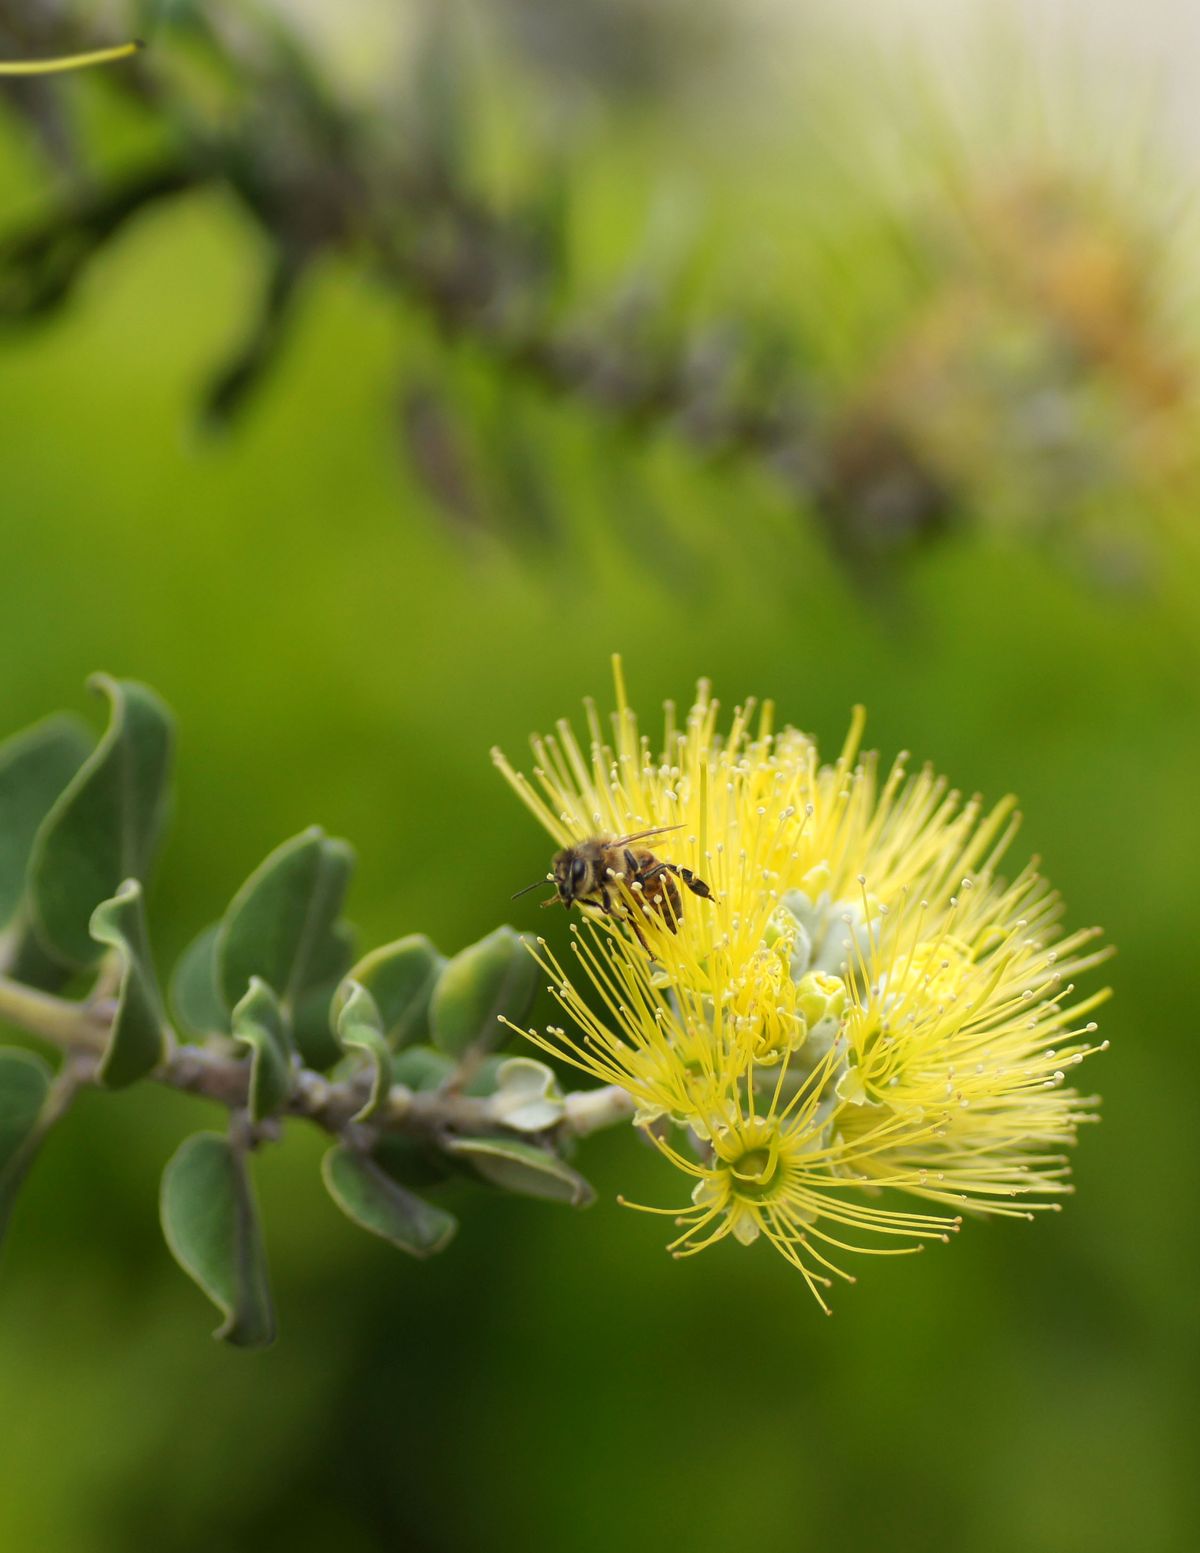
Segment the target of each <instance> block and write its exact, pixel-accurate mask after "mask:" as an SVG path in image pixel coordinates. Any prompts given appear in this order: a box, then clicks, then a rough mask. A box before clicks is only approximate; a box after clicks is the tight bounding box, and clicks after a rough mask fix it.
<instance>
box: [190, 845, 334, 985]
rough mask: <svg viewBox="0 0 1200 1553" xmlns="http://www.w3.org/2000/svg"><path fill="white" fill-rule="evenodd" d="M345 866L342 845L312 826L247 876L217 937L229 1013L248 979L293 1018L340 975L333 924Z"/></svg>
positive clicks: (220, 981)
mask: <svg viewBox="0 0 1200 1553" xmlns="http://www.w3.org/2000/svg"><path fill="white" fill-rule="evenodd" d="M353 865H354V854H353V852H352V851H351V849H350V848H349V847H348V846H347V845H346V843H345V842H344V841H331V840H329V839H328V838H327V837H326V835H325V834H324V832H323V831H321V830H320V829H318V828H317V827H316V826H314V827H313V828H312V829H311V830H306V831H302V832H301V834H300V835H298V836H293V837H292V839H291V840H290V841H285V842H284V843H283V845H282V846H280V847H277V848H276V849H275V851H274V852H272V853H271V855H270V856H269V857H268V858H267V859H266V861H265V862H263V863H261V864H260V865H259V867H258V868H256V869H255V871H254V872H253V873H252V874H251V875H250V877H249V879H247V880H246V883H245V884H244V885H243V886H242V888H241V889H240V890H239V891H238V893H237V894H236V895H235V896H234V898H233V901H232V903H231V904H230V907H229V910H228V911H227V912H226V913H225V917H224V920H223V921H222V923H221V926H220V929H219V931H218V933H217V943H216V976H217V990H218V992H219V994H220V995H221V997H222V998H223V999H224V1001H225V1002H226V1004H227V1005H228V1006H229V1007H230V1008H232V1007H233V1005H234V1004H235V1003H236V1002H237V1000H238V999H239V998H240V997H241V995H242V993H243V992H244V990H245V989H246V987H247V986H249V984H250V978H251V977H252V976H260V977H261V978H262V979H263V981H265V982H266V983H267V985H268V986H269V987H271V988H272V989H273V990H274V991H275V992H276V993H277V994H278V996H279V999H280V1001H281V1002H282V1003H283V1005H284V1008H285V1010H287V1011H288V1012H289V1013H294V1011H295V1009H296V1007H297V1004H298V1003H299V1001H300V999H301V997H302V995H303V994H304V993H305V992H307V991H309V990H310V989H311V988H313V987H314V986H316V985H318V984H319V983H320V982H322V981H325V980H331V979H333V978H334V977H336V976H338V975H340V974H341V968H342V967H341V966H340V965H339V960H340V959H341V957H342V956H343V954H344V944H345V938H344V929H342V931H341V932H340V933H339V932H335V925H336V924H337V918H338V913H339V912H340V910H341V906H342V898H343V896H344V895H345V892H346V884H347V881H348V880H349V877H350V871H351V869H352V867H353ZM335 966H336V967H337V969H331V968H332V967H335Z"/></svg>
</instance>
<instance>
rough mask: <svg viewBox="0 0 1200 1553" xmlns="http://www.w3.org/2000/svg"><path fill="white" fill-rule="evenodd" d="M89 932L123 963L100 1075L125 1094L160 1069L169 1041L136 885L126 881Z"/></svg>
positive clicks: (94, 915) (96, 915) (101, 909)
mask: <svg viewBox="0 0 1200 1553" xmlns="http://www.w3.org/2000/svg"><path fill="white" fill-rule="evenodd" d="M89 927H90V931H91V935H92V937H93V938H94V939H95V941H96V942H97V943H98V944H104V945H105V946H106V947H107V948H110V949H115V950H116V952H117V954H118V955H119V956H120V959H121V990H120V992H119V993H118V995H117V1011H116V1013H115V1015H114V1016H113V1023H112V1033H111V1035H110V1036H109V1038H108V1046H107V1047H106V1048H105V1051H104V1056H103V1057H102V1058H101V1059H100V1066H99V1067H98V1068H97V1070H96V1074H97V1077H98V1078H99V1080H100V1082H101V1083H102V1084H103V1085H104V1086H105V1087H106V1088H108V1089H123V1088H124V1087H125V1086H126V1085H127V1084H132V1083H135V1082H136V1081H137V1080H138V1079H140V1078H145V1076H146V1074H147V1073H152V1072H153V1071H154V1069H155V1068H157V1067H158V1065H159V1063H160V1062H161V1061H162V1060H163V1058H164V1057H165V1056H166V1053H167V1040H168V1036H167V1023H166V1013H165V1011H164V1009H163V1001H162V993H161V992H160V991H159V990H158V977H157V976H156V975H155V971H154V962H153V960H152V958H151V955H150V941H149V939H148V937H147V934H146V913H145V911H144V909H143V906H142V887H141V885H140V884H139V883H138V882H137V880H136V879H126V881H125V883H124V884H123V885H121V887H120V889H119V890H118V891H117V893H116V894H115V895H114V896H113V898H112V900H110V901H102V902H101V904H100V905H99V906H97V907H96V909H95V911H94V912H93V913H92V920H91V922H90V924H89Z"/></svg>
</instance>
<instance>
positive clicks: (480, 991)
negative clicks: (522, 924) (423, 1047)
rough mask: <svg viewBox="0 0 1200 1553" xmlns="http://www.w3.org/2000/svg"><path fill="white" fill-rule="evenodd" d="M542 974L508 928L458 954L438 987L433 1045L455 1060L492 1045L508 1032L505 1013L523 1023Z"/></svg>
mask: <svg viewBox="0 0 1200 1553" xmlns="http://www.w3.org/2000/svg"><path fill="white" fill-rule="evenodd" d="M539 974H540V973H539V971H538V966H537V962H536V961H535V960H534V958H533V956H532V955H531V954H530V953H529V951H528V949H527V948H526V946H525V942H524V940H523V939H522V938H521V937H520V935H519V934H517V933H515V932H514V931H513V929H512V928H510V927H499V928H497V929H496V931H495V932H494V933H489V934H488V936H487V937H486V938H483V939H481V940H480V941H479V943H477V944H472V945H471V946H470V948H469V949H464V950H463V951H462V953H461V954H456V955H455V956H454V958H453V959H452V960H451V961H450V963H449V964H448V965H447V966H446V968H445V970H444V971H443V972H442V974H441V977H440V979H439V981H438V984H437V987H436V988H435V989H434V994H433V1003H432V1008H431V1018H432V1024H433V1042H434V1045H435V1046H437V1047H438V1048H439V1049H440V1050H441V1051H444V1052H447V1053H449V1055H450V1056H452V1057H462V1056H464V1055H465V1053H466V1052H467V1051H468V1050H469V1049H471V1048H475V1049H477V1050H478V1049H483V1050H486V1049H487V1048H489V1047H491V1046H494V1045H495V1044H496V1043H497V1042H498V1041H499V1040H501V1039H502V1038H503V1036H504V1034H505V1031H504V1027H503V1025H501V1024H500V1015H501V1014H504V1015H506V1016H507V1017H508V1018H509V1019H511V1020H512V1021H513V1023H514V1024H519V1023H520V1021H521V1020H522V1019H523V1018H524V1017H525V1015H526V1014H527V1013H528V1012H529V1009H530V1006H531V1005H532V1003H533V998H534V994H535V992H536V991H537V986H538V977H539Z"/></svg>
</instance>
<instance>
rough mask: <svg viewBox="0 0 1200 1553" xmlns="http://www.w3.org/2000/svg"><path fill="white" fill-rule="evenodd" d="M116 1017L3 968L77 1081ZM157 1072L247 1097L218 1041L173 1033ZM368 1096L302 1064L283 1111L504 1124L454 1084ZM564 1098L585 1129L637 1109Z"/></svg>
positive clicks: (26, 1012)
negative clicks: (379, 1100)
mask: <svg viewBox="0 0 1200 1553" xmlns="http://www.w3.org/2000/svg"><path fill="white" fill-rule="evenodd" d="M112 1017H113V1004H112V1003H111V1001H109V1000H107V999H106V1000H104V1002H102V1003H98V1002H94V1001H88V1002H82V1003H79V1002H72V1001H71V1000H69V999H67V998H58V997H53V996H51V994H49V993H46V992H38V991H36V990H35V989H34V988H32V987H26V986H24V985H23V984H22V983H21V982H17V981H13V980H11V979H10V978H9V977H7V976H0V1021H3V1022H5V1023H8V1024H11V1025H15V1026H16V1027H17V1028H18V1029H21V1030H24V1031H26V1032H28V1033H29V1034H30V1035H35V1036H40V1037H41V1039H42V1040H44V1041H48V1042H49V1043H50V1044H51V1045H52V1046H56V1047H58V1049H59V1050H60V1051H62V1052H64V1053H65V1054H66V1056H67V1058H68V1061H69V1062H70V1063H71V1064H72V1069H71V1071H72V1087H77V1086H78V1085H79V1084H81V1083H90V1082H92V1081H93V1073H94V1059H95V1058H97V1057H99V1056H100V1055H101V1054H102V1053H103V1052H104V1050H105V1048H106V1046H107V1044H108V1039H109V1034H110V1031H111V1025H112ZM152 1077H153V1078H154V1079H155V1080H156V1081H157V1082H158V1083H160V1084H165V1085H166V1086H167V1087H168V1088H170V1089H178V1090H182V1091H183V1092H184V1093H186V1094H191V1095H201V1096H203V1098H204V1099H206V1100H214V1101H216V1102H217V1103H218V1104H219V1105H224V1106H227V1107H228V1108H229V1109H230V1110H234V1111H238V1110H243V1109H244V1108H245V1106H246V1104H247V1100H248V1095H249V1085H250V1065H249V1063H248V1062H246V1061H245V1059H244V1058H240V1057H234V1056H230V1055H229V1054H228V1053H227V1052H225V1051H223V1050H219V1049H217V1048H216V1047H215V1046H198V1045H188V1044H178V1043H176V1042H175V1041H172V1042H171V1050H170V1055H169V1056H168V1057H166V1058H165V1059H164V1061H163V1063H162V1065H161V1066H160V1067H159V1068H157V1069H156V1070H155V1072H154V1074H153V1075H152ZM363 1099H364V1091H363V1087H362V1084H361V1082H360V1081H359V1079H358V1078H357V1077H355V1078H349V1079H343V1080H340V1081H338V1082H334V1081H333V1080H332V1079H328V1078H326V1077H325V1076H324V1074H321V1073H317V1072H314V1070H313V1069H311V1068H300V1069H299V1070H298V1071H297V1073H296V1075H295V1082H294V1087H293V1091H292V1094H291V1097H290V1098H289V1100H288V1103H287V1105H286V1107H285V1113H284V1114H285V1115H288V1116H297V1117H302V1118H303V1119H304V1120H306V1121H309V1122H312V1123H313V1124H314V1125H316V1126H318V1127H321V1128H323V1129H324V1130H325V1131H326V1132H330V1133H334V1134H336V1135H338V1136H342V1137H345V1136H346V1135H348V1134H349V1133H351V1132H353V1134H354V1140H355V1142H356V1143H357V1144H360V1145H361V1146H363V1147H369V1146H370V1143H371V1141H372V1139H373V1138H374V1137H375V1136H376V1135H378V1134H379V1133H382V1132H399V1133H407V1134H410V1135H411V1136H414V1137H420V1138H426V1139H429V1140H432V1141H435V1142H436V1140H437V1139H438V1138H440V1137H443V1136H445V1135H446V1134H450V1133H472V1132H476V1133H478V1132H485V1133H494V1132H497V1131H504V1130H505V1129H504V1128H503V1127H502V1126H499V1125H498V1124H497V1121H496V1118H495V1116H494V1114H493V1112H492V1108H491V1102H490V1100H489V1099H487V1098H481V1097H476V1096H472V1095H462V1094H458V1093H456V1092H455V1091H454V1090H452V1089H436V1090H418V1091H414V1090H411V1089H409V1088H407V1087H406V1086H405V1085H404V1084H394V1085H393V1086H392V1089H391V1093H390V1094H389V1096H388V1099H387V1101H386V1103H385V1104H384V1105H383V1106H381V1107H380V1109H379V1111H378V1112H377V1113H376V1114H375V1115H374V1116H373V1117H372V1119H371V1121H370V1122H369V1123H355V1122H354V1117H355V1116H356V1115H357V1114H358V1112H359V1110H360V1109H361V1108H362V1104H363ZM565 1104H566V1112H565V1116H564V1118H563V1121H562V1122H561V1123H560V1124H559V1125H560V1127H561V1129H562V1130H563V1131H564V1132H567V1133H571V1134H574V1135H575V1136H578V1137H583V1136H584V1135H585V1134H587V1133H591V1132H597V1131H599V1130H600V1129H601V1128H602V1127H611V1126H615V1125H616V1124H617V1123H618V1122H623V1121H627V1120H628V1119H629V1117H630V1116H632V1114H633V1102H632V1101H631V1100H630V1099H629V1096H628V1095H626V1094H625V1092H624V1091H623V1090H620V1089H617V1088H616V1087H615V1086H612V1085H609V1086H608V1087H607V1088H604V1089H594V1090H583V1091H577V1092H575V1093H572V1094H568V1095H567V1096H566V1097H565Z"/></svg>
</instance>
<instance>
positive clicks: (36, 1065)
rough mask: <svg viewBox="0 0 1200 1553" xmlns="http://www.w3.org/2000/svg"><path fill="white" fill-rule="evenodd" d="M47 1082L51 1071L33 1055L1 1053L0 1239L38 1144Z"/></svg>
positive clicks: (6, 1051)
mask: <svg viewBox="0 0 1200 1553" xmlns="http://www.w3.org/2000/svg"><path fill="white" fill-rule="evenodd" d="M50 1079H51V1074H50V1069H49V1068H48V1067H47V1066H46V1064H45V1063H44V1062H43V1061H42V1059H41V1058H40V1057H35V1056H34V1054H33V1053H32V1052H26V1051H19V1050H17V1049H16V1048H10V1047H5V1048H3V1049H2V1050H0V1240H3V1238H4V1231H5V1229H6V1228H7V1227H8V1219H9V1215H10V1213H11V1212H12V1206H13V1203H14V1202H15V1200H16V1196H17V1192H18V1191H19V1190H20V1186H21V1182H22V1181H23V1180H24V1179H25V1176H26V1173H27V1172H28V1170H29V1167H30V1165H31V1164H32V1163H33V1157H34V1155H35V1154H36V1153H37V1148H38V1144H39V1143H40V1141H41V1130H40V1128H39V1126H38V1121H39V1118H40V1117H41V1114H42V1107H43V1106H44V1105H45V1103H46V1096H47V1095H48V1094H49V1092H50Z"/></svg>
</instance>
